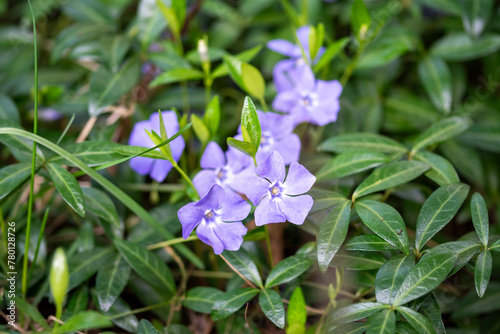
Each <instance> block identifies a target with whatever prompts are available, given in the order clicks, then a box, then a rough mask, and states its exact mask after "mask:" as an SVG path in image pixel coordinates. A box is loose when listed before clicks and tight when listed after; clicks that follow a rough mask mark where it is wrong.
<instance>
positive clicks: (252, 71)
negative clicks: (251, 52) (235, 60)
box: [241, 63, 266, 99]
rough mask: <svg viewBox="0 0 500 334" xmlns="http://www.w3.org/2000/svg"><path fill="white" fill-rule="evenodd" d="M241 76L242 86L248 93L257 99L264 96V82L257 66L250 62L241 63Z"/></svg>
mask: <svg viewBox="0 0 500 334" xmlns="http://www.w3.org/2000/svg"><path fill="white" fill-rule="evenodd" d="M241 78H242V81H243V87H242V88H243V89H244V90H245V91H247V92H248V94H250V95H252V96H255V97H256V98H258V99H263V98H264V93H265V90H266V83H265V81H264V78H263V77H262V74H261V73H260V71H259V70H258V69H257V68H255V67H254V66H252V65H250V64H247V63H242V64H241Z"/></svg>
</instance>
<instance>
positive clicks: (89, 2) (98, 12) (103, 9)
mask: <svg viewBox="0 0 500 334" xmlns="http://www.w3.org/2000/svg"><path fill="white" fill-rule="evenodd" d="M62 10H63V12H64V13H65V14H66V15H68V16H69V17H71V18H73V19H75V20H76V21H80V22H88V23H89V24H112V23H113V18H112V15H111V13H110V10H109V7H108V6H106V5H105V4H104V3H102V2H101V1H98V0H84V1H69V2H66V3H64V5H63V6H62Z"/></svg>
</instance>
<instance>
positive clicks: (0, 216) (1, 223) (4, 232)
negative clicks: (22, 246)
mask: <svg viewBox="0 0 500 334" xmlns="http://www.w3.org/2000/svg"><path fill="white" fill-rule="evenodd" d="M0 226H1V228H2V242H3V249H4V250H5V252H7V230H6V229H5V221H4V220H3V212H2V207H0Z"/></svg>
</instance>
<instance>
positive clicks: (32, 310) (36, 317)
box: [15, 298, 305, 330]
mask: <svg viewBox="0 0 500 334" xmlns="http://www.w3.org/2000/svg"><path fill="white" fill-rule="evenodd" d="M15 302H16V304H15V305H16V308H17V309H18V310H19V311H21V312H22V313H23V314H24V315H25V316H27V317H28V318H30V319H31V320H32V321H33V322H35V323H37V324H39V325H41V326H42V327H43V328H44V329H45V330H50V327H49V325H47V322H46V321H45V318H44V317H43V315H42V314H41V313H40V312H39V311H38V310H37V309H36V307H35V306H33V305H31V304H30V303H28V302H27V301H26V300H24V299H21V298H16V299H15ZM304 310H305V309H304Z"/></svg>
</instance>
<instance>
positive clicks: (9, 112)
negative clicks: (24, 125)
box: [0, 93, 21, 124]
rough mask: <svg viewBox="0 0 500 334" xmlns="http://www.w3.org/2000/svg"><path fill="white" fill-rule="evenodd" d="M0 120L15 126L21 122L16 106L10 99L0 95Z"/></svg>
mask: <svg viewBox="0 0 500 334" xmlns="http://www.w3.org/2000/svg"><path fill="white" fill-rule="evenodd" d="M0 119H8V120H10V121H13V122H15V123H17V124H19V123H20V122H21V120H20V118H19V111H18V110H17V106H16V104H15V103H14V101H12V99H11V98H10V97H8V96H7V95H5V94H1V93H0Z"/></svg>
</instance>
